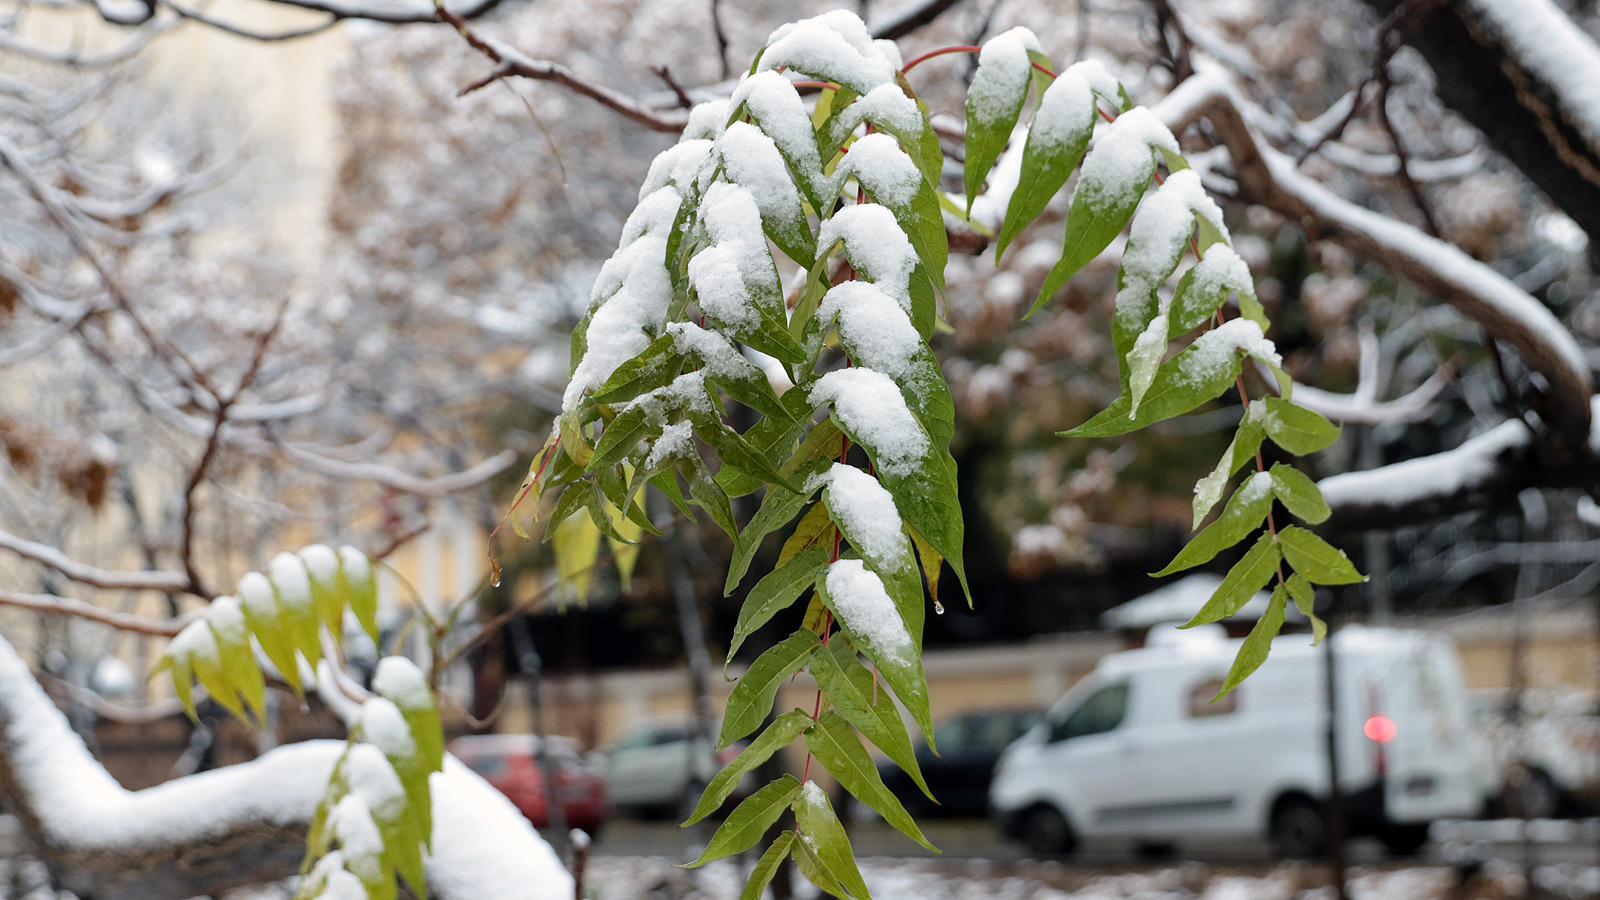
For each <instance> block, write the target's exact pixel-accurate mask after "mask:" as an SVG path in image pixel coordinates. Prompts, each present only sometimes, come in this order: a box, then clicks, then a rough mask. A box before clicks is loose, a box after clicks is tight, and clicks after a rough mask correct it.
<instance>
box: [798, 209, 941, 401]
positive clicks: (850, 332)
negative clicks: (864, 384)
mask: <svg viewBox="0 0 1600 900" xmlns="http://www.w3.org/2000/svg"><path fill="white" fill-rule="evenodd" d="M891 224H892V222H891ZM908 246H909V245H908ZM891 297H892V295H891V294H889V293H887V292H885V291H884V290H882V289H881V288H880V287H879V286H878V285H876V284H870V283H868V282H865V281H844V282H840V283H839V284H837V285H834V286H833V287H832V288H831V289H829V291H828V293H827V294H826V295H824V296H823V298H822V304H821V305H820V306H819V307H817V316H818V320H819V321H821V322H827V321H829V320H831V319H833V318H834V317H835V316H837V317H838V326H839V337H840V339H841V340H843V341H844V342H845V345H846V348H847V349H848V350H849V351H850V358H851V359H852V360H854V361H856V362H857V363H860V364H861V365H863V366H865V367H867V368H869V369H872V370H873V371H876V372H882V373H883V374H885V375H888V376H889V377H890V378H893V379H895V380H897V381H904V380H905V379H906V378H907V376H908V375H909V374H910V370H911V366H912V362H913V360H914V358H915V357H916V355H917V353H918V351H920V350H921V349H923V347H924V346H925V345H924V344H923V343H922V336H921V335H919V334H917V329H916V328H915V327H914V326H913V325H912V324H911V317H910V316H909V315H908V314H907V312H908V311H907V309H906V308H905V305H902V304H899V303H896V302H895V301H894V300H893V299H891ZM907 305H909V304H907Z"/></svg>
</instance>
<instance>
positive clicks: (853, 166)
mask: <svg viewBox="0 0 1600 900" xmlns="http://www.w3.org/2000/svg"><path fill="white" fill-rule="evenodd" d="M852 176H854V177H855V179H856V181H857V182H859V183H860V184H861V186H862V187H863V188H865V189H866V191H867V193H868V194H871V195H872V199H874V200H876V201H878V202H879V203H881V204H883V205H885V206H889V207H893V208H897V209H899V208H904V207H906V206H909V205H910V203H911V201H912V199H913V198H914V197H916V196H917V189H918V188H919V187H921V186H922V173H921V172H919V171H917V166H916V164H915V163H913V162H912V161H911V157H909V156H907V155H906V152H905V151H904V150H901V149H900V142H899V141H897V140H895V139H894V137H893V136H892V135H889V134H885V133H883V132H876V133H873V134H869V135H866V136H865V137H863V138H861V139H859V140H857V141H856V142H855V143H853V144H851V145H850V152H849V153H846V154H845V157H844V159H843V160H841V161H840V162H839V166H838V168H836V169H835V170H834V173H833V177H834V181H835V183H836V184H838V185H839V186H843V184H844V182H845V181H846V180H847V179H849V178H850V177H852ZM834 193H837V191H834Z"/></svg>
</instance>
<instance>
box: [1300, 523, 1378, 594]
mask: <svg viewBox="0 0 1600 900" xmlns="http://www.w3.org/2000/svg"><path fill="white" fill-rule="evenodd" d="M1278 540H1279V542H1281V543H1282V544H1283V556H1284V558H1285V559H1287V560H1288V561H1289V565H1290V566H1293V567H1294V570H1295V571H1296V572H1299V573H1300V574H1302V575H1304V576H1305V577H1306V580H1307V581H1310V582H1311V583H1313V584H1356V583H1358V582H1362V581H1366V580H1367V579H1366V576H1364V575H1362V574H1361V573H1360V572H1358V571H1356V567H1355V565H1354V564H1353V563H1351V562H1350V557H1348V556H1345V555H1344V551H1343V550H1339V549H1337V548H1336V547H1334V546H1333V545H1332V544H1330V543H1328V542H1327V541H1325V540H1323V539H1322V538H1320V537H1317V536H1316V535H1314V534H1312V533H1311V532H1309V531H1307V530H1305V529H1304V528H1301V527H1300V526H1298V525H1290V526H1289V527H1288V528H1285V529H1283V530H1282V531H1280V532H1278Z"/></svg>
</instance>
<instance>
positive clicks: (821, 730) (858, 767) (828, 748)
mask: <svg viewBox="0 0 1600 900" xmlns="http://www.w3.org/2000/svg"><path fill="white" fill-rule="evenodd" d="M806 749H808V750H810V751H811V755H812V756H815V757H816V758H817V761H818V762H820V763H822V765H823V766H824V767H825V768H826V769H827V770H828V771H829V772H830V773H831V774H832V775H833V777H835V778H837V779H839V784H841V785H842V786H843V787H844V789H845V790H847V791H849V792H850V793H851V794H853V795H855V797H856V799H858V800H860V801H861V802H862V803H865V804H867V805H868V806H870V807H872V808H873V809H875V810H877V811H878V812H879V813H881V814H882V815H883V818H884V820H885V821H887V822H888V823H889V824H890V825H893V826H894V827H895V828H898V829H899V830H900V831H901V833H903V834H905V835H906V836H907V837H909V838H911V839H912V840H914V841H916V842H917V843H919V844H921V845H922V846H924V847H926V848H928V849H929V850H932V851H934V852H935V853H937V852H938V849H939V848H937V847H935V846H933V845H932V844H930V843H928V839H927V838H926V837H924V836H923V834H922V829H920V828H918V827H917V823H916V822H914V821H913V820H912V818H911V814H910V813H908V812H906V808H905V807H904V806H902V805H901V804H900V801H899V800H898V799H896V797H895V795H894V794H892V793H890V791H889V788H888V787H886V786H885V785H884V783H883V777H882V776H880V775H879V774H878V767H877V766H876V765H874V764H873V762H872V754H870V753H868V752H867V748H866V747H863V746H862V745H861V739H860V738H858V737H856V733H855V731H853V730H852V729H851V728H850V723H849V722H846V721H845V720H844V719H843V718H842V717H841V716H840V715H839V714H838V713H836V712H833V711H832V710H830V711H828V712H825V713H823V714H822V717H821V718H819V719H817V724H816V726H815V727H813V728H811V729H810V730H808V731H806Z"/></svg>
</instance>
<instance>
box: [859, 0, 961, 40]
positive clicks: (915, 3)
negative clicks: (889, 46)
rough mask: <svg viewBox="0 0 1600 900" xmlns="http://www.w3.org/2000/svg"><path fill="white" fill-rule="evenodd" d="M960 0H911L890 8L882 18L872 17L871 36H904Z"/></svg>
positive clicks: (940, 14)
mask: <svg viewBox="0 0 1600 900" xmlns="http://www.w3.org/2000/svg"><path fill="white" fill-rule="evenodd" d="M960 2H961V0H911V2H909V3H905V4H902V5H901V6H899V7H896V8H895V9H893V10H890V11H889V12H888V13H886V14H885V15H884V16H883V17H882V18H874V20H873V22H872V25H871V30H872V36H873V37H875V38H877V39H878V40H880V41H893V40H898V39H900V38H903V37H905V36H906V35H908V34H910V33H911V32H913V31H916V30H917V29H918V28H921V27H922V26H924V25H927V24H929V23H930V22H932V21H933V20H934V19H937V18H939V17H940V16H942V15H944V13H945V12H946V11H948V10H949V9H950V8H951V7H953V6H955V5H956V4H957V3H960Z"/></svg>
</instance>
